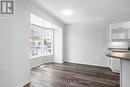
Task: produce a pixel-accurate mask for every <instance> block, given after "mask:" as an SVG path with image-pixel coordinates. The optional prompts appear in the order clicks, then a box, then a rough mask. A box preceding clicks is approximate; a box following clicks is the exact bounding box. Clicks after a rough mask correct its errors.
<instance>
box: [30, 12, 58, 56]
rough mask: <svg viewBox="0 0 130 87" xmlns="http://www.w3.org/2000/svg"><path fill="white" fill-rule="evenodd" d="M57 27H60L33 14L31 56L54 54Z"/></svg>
mask: <svg viewBox="0 0 130 87" xmlns="http://www.w3.org/2000/svg"><path fill="white" fill-rule="evenodd" d="M55 29H60V27H59V26H57V25H55V24H53V23H51V22H48V21H46V20H44V19H42V18H40V17H38V16H36V15H33V14H31V37H30V43H31V44H30V56H31V58H36V57H41V56H49V55H53V50H54V49H53V48H54V46H53V43H54V30H55Z"/></svg>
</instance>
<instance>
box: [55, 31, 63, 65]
mask: <svg viewBox="0 0 130 87" xmlns="http://www.w3.org/2000/svg"><path fill="white" fill-rule="evenodd" d="M62 46H63V29H57V30H55V31H54V61H55V62H58V63H62V62H63V58H62V55H63V47H62Z"/></svg>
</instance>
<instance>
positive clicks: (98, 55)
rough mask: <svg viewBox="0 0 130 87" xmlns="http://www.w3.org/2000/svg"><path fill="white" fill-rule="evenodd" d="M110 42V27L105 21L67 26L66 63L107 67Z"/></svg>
mask: <svg viewBox="0 0 130 87" xmlns="http://www.w3.org/2000/svg"><path fill="white" fill-rule="evenodd" d="M108 41H109V25H108V24H107V23H106V22H105V21H102V20H101V21H93V22H87V23H77V24H72V25H67V26H66V28H65V29H64V49H65V50H64V61H65V62H73V63H81V64H90V65H98V66H107V61H108V59H107V58H106V56H105V53H106V52H107V44H108Z"/></svg>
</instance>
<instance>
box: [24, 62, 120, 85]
mask: <svg viewBox="0 0 130 87" xmlns="http://www.w3.org/2000/svg"><path fill="white" fill-rule="evenodd" d="M26 87H119V74H117V73H113V72H112V71H111V70H110V69H109V68H105V67H98V66H90V65H81V64H73V63H64V64H58V63H48V64H45V65H42V66H40V67H36V68H34V69H32V77H31V83H30V85H29V86H26Z"/></svg>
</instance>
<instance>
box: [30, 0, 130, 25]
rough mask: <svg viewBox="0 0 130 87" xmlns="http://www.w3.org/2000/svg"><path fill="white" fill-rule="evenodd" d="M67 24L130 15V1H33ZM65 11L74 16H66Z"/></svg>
mask: <svg viewBox="0 0 130 87" xmlns="http://www.w3.org/2000/svg"><path fill="white" fill-rule="evenodd" d="M31 1H32V2H33V3H35V4H36V5H37V6H39V7H40V8H41V9H43V10H46V11H47V12H48V13H50V14H51V15H53V16H54V17H56V18H57V19H59V20H61V21H62V22H63V23H65V24H71V23H79V22H87V21H93V20H104V19H108V18H110V17H120V16H125V15H129V14H130V0H31ZM63 9H72V10H73V11H74V14H73V15H71V16H64V15H63V14H62V13H61V11H62V10H63Z"/></svg>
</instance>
